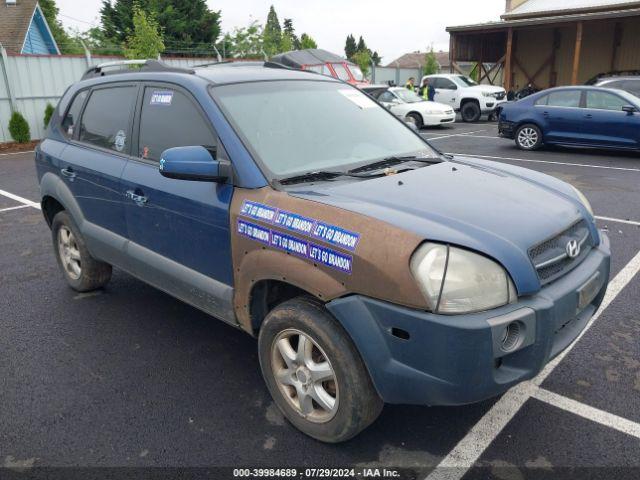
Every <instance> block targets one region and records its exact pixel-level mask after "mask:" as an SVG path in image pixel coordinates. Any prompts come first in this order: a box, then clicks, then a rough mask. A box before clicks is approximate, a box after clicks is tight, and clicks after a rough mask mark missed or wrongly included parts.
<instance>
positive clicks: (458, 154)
mask: <svg viewBox="0 0 640 480" xmlns="http://www.w3.org/2000/svg"><path fill="white" fill-rule="evenodd" d="M431 140H433V139H431ZM446 153H447V155H455V156H458V157H469V158H473V157H478V158H489V159H491V160H494V159H495V160H508V161H510V162H532V163H551V164H553V165H570V166H572V167H586V168H602V169H605V170H622V171H625V172H640V168H625V167H607V166H605V165H588V164H586V163H570V162H554V161H552V160H534V159H532V158H514V157H496V156H493V155H477V154H475V153H453V152H446Z"/></svg>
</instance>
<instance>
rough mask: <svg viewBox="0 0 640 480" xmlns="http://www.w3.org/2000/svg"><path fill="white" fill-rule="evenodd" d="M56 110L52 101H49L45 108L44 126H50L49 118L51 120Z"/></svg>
mask: <svg viewBox="0 0 640 480" xmlns="http://www.w3.org/2000/svg"><path fill="white" fill-rule="evenodd" d="M54 110H55V107H54V106H53V105H51V104H50V103H47V106H46V107H45V108H44V128H47V127H48V126H49V120H51V116H52V115H53V112H54Z"/></svg>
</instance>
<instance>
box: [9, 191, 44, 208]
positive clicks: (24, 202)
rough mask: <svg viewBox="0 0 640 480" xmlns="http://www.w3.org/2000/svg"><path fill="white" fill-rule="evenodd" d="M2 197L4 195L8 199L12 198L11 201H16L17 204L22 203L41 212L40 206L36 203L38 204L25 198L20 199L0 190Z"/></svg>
mask: <svg viewBox="0 0 640 480" xmlns="http://www.w3.org/2000/svg"><path fill="white" fill-rule="evenodd" d="M0 195H3V196H5V197H7V198H10V199H11V200H15V201H16V202H20V203H22V204H24V205H27V206H29V207H33V208H37V209H38V210H40V204H39V203H36V202H32V201H31V200H29V199H26V198H24V197H19V196H18V195H14V194H13V193H9V192H5V191H4V190H0Z"/></svg>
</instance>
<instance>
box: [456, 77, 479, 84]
mask: <svg viewBox="0 0 640 480" xmlns="http://www.w3.org/2000/svg"><path fill="white" fill-rule="evenodd" d="M453 80H454V81H455V82H456V83H457V84H458V85H460V86H461V87H473V86H475V85H478V83H477V82H476V81H474V80H471V79H470V78H469V77H465V76H464V75H458V76H455V77H453Z"/></svg>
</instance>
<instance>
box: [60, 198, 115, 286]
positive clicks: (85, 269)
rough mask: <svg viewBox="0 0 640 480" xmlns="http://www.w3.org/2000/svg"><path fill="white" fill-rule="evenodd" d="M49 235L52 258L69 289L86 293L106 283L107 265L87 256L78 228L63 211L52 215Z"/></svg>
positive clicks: (107, 276) (109, 277)
mask: <svg viewBox="0 0 640 480" xmlns="http://www.w3.org/2000/svg"><path fill="white" fill-rule="evenodd" d="M51 237H52V240H53V251H54V252H55V256H56V260H57V261H58V265H59V266H60V270H61V271H62V275H63V276H64V278H65V280H66V281H67V283H68V284H69V286H70V287H71V288H73V289H74V290H76V291H78V292H89V291H91V290H96V289H98V288H100V287H104V286H105V285H106V284H107V283H108V282H109V280H110V279H111V265H109V264H108V263H104V262H101V261H99V260H96V259H95V258H93V257H92V256H91V254H90V253H89V250H87V246H86V244H85V242H84V239H83V238H82V235H80V231H79V230H78V227H77V226H76V224H75V222H74V221H73V220H72V219H71V217H70V216H69V214H68V213H67V212H66V211H64V210H63V211H61V212H58V213H57V214H56V216H55V217H53V221H52V222H51Z"/></svg>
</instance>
